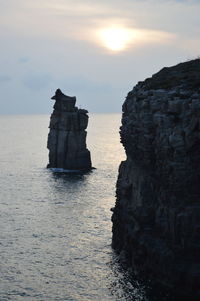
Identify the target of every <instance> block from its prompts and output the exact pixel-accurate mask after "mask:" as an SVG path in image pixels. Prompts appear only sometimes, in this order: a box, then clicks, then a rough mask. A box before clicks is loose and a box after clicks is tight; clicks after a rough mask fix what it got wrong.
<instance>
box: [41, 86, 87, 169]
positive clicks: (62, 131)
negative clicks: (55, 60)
mask: <svg viewBox="0 0 200 301" xmlns="http://www.w3.org/2000/svg"><path fill="white" fill-rule="evenodd" d="M51 99H53V100H55V104H54V107H53V108H54V110H53V113H52V114H51V118H50V125H49V128H50V131H49V135H48V142H47V148H48V149H49V164H48V165H47V167H48V168H59V169H63V170H69V171H89V170H90V169H91V168H92V163H91V157H90V152H89V150H88V149H87V147H86V135H87V132H86V128H87V125H88V114H87V113H88V111H87V110H84V109H78V108H77V107H76V106H75V104H76V97H70V96H66V95H64V94H63V93H62V91H61V90H60V89H57V90H56V92H55V95H54V96H53V97H52V98H51Z"/></svg>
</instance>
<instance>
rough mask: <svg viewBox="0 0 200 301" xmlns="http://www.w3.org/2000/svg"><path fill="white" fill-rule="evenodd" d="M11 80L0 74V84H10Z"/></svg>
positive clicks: (7, 76)
mask: <svg viewBox="0 0 200 301" xmlns="http://www.w3.org/2000/svg"><path fill="white" fill-rule="evenodd" d="M11 80H12V78H11V77H10V76H9V75H6V74H0V83H6V82H10V81H11Z"/></svg>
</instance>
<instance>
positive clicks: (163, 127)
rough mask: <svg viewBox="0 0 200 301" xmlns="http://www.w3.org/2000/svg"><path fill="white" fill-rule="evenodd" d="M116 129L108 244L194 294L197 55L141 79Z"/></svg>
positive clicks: (198, 201) (142, 269) (198, 268)
mask: <svg viewBox="0 0 200 301" xmlns="http://www.w3.org/2000/svg"><path fill="white" fill-rule="evenodd" d="M120 134H121V142H122V144H123V146H124V148H125V151H126V155H127V159H126V161H124V162H122V163H121V165H120V167H119V176H118V181H117V200H116V205H115V208H114V209H113V216H112V221H113V241H112V244H113V247H114V248H115V249H116V250H117V251H118V252H122V253H123V254H125V257H126V260H127V262H128V263H129V264H130V265H131V266H132V267H134V269H135V270H136V271H137V272H139V273H140V274H141V275H143V276H144V275H145V276H148V277H150V279H155V280H156V281H158V282H160V283H163V284H164V285H166V286H167V287H170V288H171V289H173V290H175V291H178V292H181V293H182V294H185V295H188V296H195V297H197V296H199V297H200V59H196V60H193V61H189V62H186V63H181V64H179V65H177V66H174V67H170V68H164V69H162V70H161V71H160V72H158V73H157V74H155V75H154V76H153V77H152V78H149V79H147V80H145V81H144V82H139V83H138V84H137V85H136V86H135V87H134V88H133V90H132V91H131V92H129V93H128V96H127V98H126V100H125V102H124V104H123V117H122V126H121V131H120Z"/></svg>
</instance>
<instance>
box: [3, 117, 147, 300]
mask: <svg viewBox="0 0 200 301" xmlns="http://www.w3.org/2000/svg"><path fill="white" fill-rule="evenodd" d="M49 117H50V116H48V115H17V116H15V115H10V116H5V115H2V116H0V129H1V130H0V143H1V144H0V145H1V148H0V301H9V300H12V301H118V300H121V301H123V300H124V301H125V300H126V301H131V300H134V301H142V300H147V299H146V295H145V294H146V293H145V287H144V285H142V284H141V283H140V282H139V281H138V280H136V279H133V278H131V277H130V275H129V272H128V270H126V269H124V268H123V267H122V266H121V264H120V262H119V258H118V256H117V254H115V252H114V251H113V250H112V248H111V239H112V223H111V215H112V212H111V211H110V209H111V208H112V207H114V205H115V185H116V180H117V174H118V167H119V164H120V162H121V161H122V160H124V159H125V153H124V149H123V147H122V145H121V144H120V137H119V127H120V122H121V121H120V120H121V115H120V114H90V118H89V126H88V129H87V132H88V134H87V146H88V149H89V150H90V151H91V157H92V164H93V166H94V167H95V168H96V169H94V170H92V171H91V172H89V173H87V174H74V173H63V172H59V171H58V170H50V169H47V168H46V165H47V163H48V150H47V147H46V145H47V136H48V131H49V129H48V125H49ZM148 300H149V299H148Z"/></svg>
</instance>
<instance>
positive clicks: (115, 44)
mask: <svg viewBox="0 0 200 301" xmlns="http://www.w3.org/2000/svg"><path fill="white" fill-rule="evenodd" d="M99 36H100V38H101V42H102V44H103V46H104V47H106V48H108V49H110V50H112V51H122V50H124V49H125V48H127V46H128V44H129V43H130V42H131V41H132V39H133V33H132V31H131V30H130V29H127V28H124V27H109V28H104V29H101V30H100V31H99Z"/></svg>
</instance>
